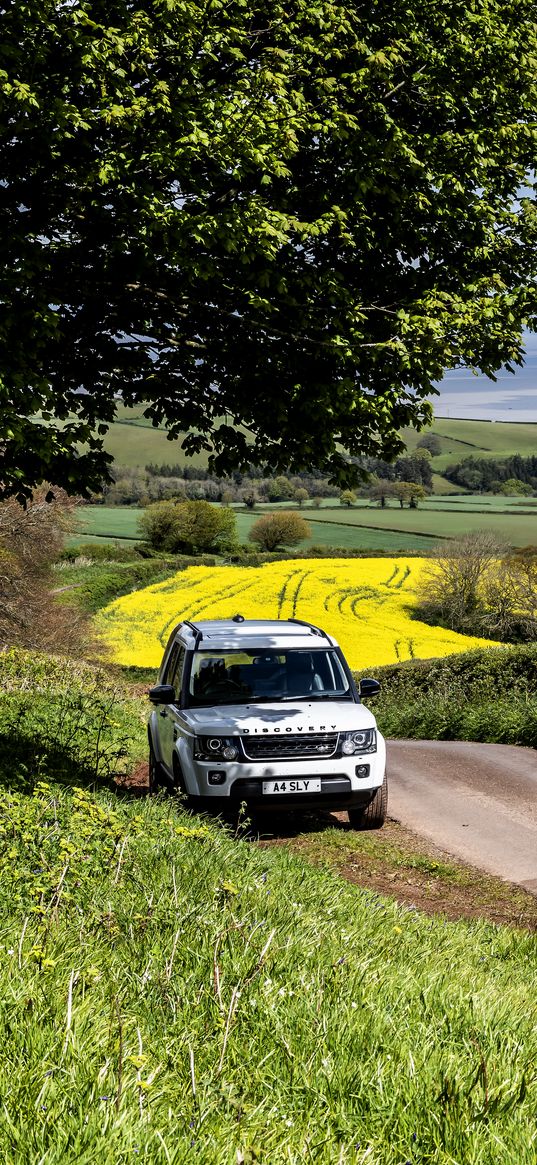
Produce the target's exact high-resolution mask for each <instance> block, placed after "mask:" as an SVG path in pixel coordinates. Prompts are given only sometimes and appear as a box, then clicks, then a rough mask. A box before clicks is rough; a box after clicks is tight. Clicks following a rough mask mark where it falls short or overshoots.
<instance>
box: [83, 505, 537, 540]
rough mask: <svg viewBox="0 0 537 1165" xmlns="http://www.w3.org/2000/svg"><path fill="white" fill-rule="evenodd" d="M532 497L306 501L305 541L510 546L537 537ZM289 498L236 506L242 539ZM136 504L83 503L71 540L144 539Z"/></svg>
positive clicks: (536, 511)
mask: <svg viewBox="0 0 537 1165" xmlns="http://www.w3.org/2000/svg"><path fill="white" fill-rule="evenodd" d="M533 501H534V499H532V498H530V499H520V498H497V497H483V496H481V495H469V494H468V495H462V496H459V497H457V498H453V497H450V498H444V499H443V498H437V497H431V498H429V499H428V500H427V501H425V502H423V503H422V504H421V505H420V508H419V509H418V510H409V509H404V510H401V509H400V507H399V506H397V505H389V506H386V508H385V509H381V508H380V507H379V506H376V505H371V504H370V503H368V502H367V501H360V502H359V503H358V504H357V505H356V506H353V507H351V508H350V509H348V508H347V507H344V506H340V505H338V504H335V503H334V502H332V503H331V504H326V503H325V504H323V505H322V506H315V507H314V506H305V507H304V509H303V511H302V513H303V515H304V517H305V518H306V519H307V521H308V522H310V523H311V529H312V533H311V538H309V539H306V540H305V541H304V542H303V543H301V547H303V548H304V549H307V548H308V547H309V546H312V545H321V546H334V547H338V546H340V547H343V548H345V549H363V550H371V551H372V552H374V551H375V550H387V551H390V552H392V553H396V552H397V551H399V550H400V551H403V552H404V551H407V550H408V551H410V550H413V551H419V552H421V553H423V554H427V553H428V551H429V550H430V549H432V548H433V547H434V546H435V544H436V543H437V542H438V540H439V539H440V538H457V537H460V536H461V535H462V534H466V533H469V532H471V531H472V530H489V531H490V532H491V533H494V534H496V535H497V536H498V537H501V538H504V539H505V541H506V542H507V543H509V544H510V545H512V546H527V545H529V544H531V543H536V542H537V506H535V505H533V504H532V503H533ZM286 506H287V507H288V506H289V503H280V504H279V505H275V506H270V505H267V506H259V507H258V508H257V511H256V512H255V513H251V512H249V511H245V510H241V509H236V510H235V515H236V518H237V530H238V537H239V541H241V542H246V541H247V539H248V534H249V532H250V529H251V527H252V525H253V523H254V522H255V521H257V519H258V518H259V516H260V514H262V513H267V512H269V511H270V509H282V508H286ZM141 513H142V511H141V510H140V509H139V508H138V507H136V506H81V507H80V509H79V510H78V532H77V533H76V534H73V535H72V537H71V538H70V540H69V541H70V543H71V544H80V545H81V547H82V548H83V546H84V542H85V541H90V542H91V541H94V540H95V538H99V539H100V540H102V541H103V542H104V541H106V542H114V541H116V542H119V543H124V542H125V540H128V541H130V542H136V541H139V540H140V536H139V532H138V518H139V516H140V514H141Z"/></svg>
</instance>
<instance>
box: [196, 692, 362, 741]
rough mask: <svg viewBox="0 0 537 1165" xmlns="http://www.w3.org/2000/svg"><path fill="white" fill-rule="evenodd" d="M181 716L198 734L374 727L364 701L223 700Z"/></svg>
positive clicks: (322, 730)
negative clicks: (237, 701) (282, 701)
mask: <svg viewBox="0 0 537 1165" xmlns="http://www.w3.org/2000/svg"><path fill="white" fill-rule="evenodd" d="M181 716H182V717H183V718H184V720H185V721H186V723H187V724H188V726H189V728H190V729H191V730H192V732H194V733H195V734H196V735H197V736H210V735H211V734H212V733H214V734H215V736H235V735H239V736H248V735H250V736H254V735H255V736H257V735H261V734H266V733H273V734H277V733H283V732H286V733H296V734H297V735H298V734H299V733H309V732H353V731H354V732H356V731H357V730H358V729H361V728H375V726H376V721H375V717H374V716H373V714H372V713H371V712H370V711H369V709H368V708H366V707H364V705H363V704H354V703H350V702H349V701H345V702H341V703H339V702H338V701H336V700H334V701H331V700H330V701H327V702H326V704H324V703H323V704H322V703H320V702H319V701H312V703H311V704H308V703H306V702H305V701H304V702H301V703H296V704H295V703H292V702H289V703H281V704H280V703H276V704H226V705H225V706H222V707H220V708H187V709H183V710H182V712H181Z"/></svg>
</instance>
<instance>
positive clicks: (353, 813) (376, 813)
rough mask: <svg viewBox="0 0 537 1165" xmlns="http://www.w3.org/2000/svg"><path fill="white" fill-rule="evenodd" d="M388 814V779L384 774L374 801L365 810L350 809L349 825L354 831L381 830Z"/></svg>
mask: <svg viewBox="0 0 537 1165" xmlns="http://www.w3.org/2000/svg"><path fill="white" fill-rule="evenodd" d="M387 813H388V777H387V776H386V773H385V774H384V780H383V782H382V785H380V786H379V788H378V789H377V791H376V793H375V796H374V797H373V800H372V801H370V802H369V805H366V806H365V808H363V809H349V810H348V814H349V824H350V825H351V826H352V828H353V829H381V828H382V826H383V825H384V822H385V821H386V816H387Z"/></svg>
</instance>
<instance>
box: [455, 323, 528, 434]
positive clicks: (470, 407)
mask: <svg viewBox="0 0 537 1165" xmlns="http://www.w3.org/2000/svg"><path fill="white" fill-rule="evenodd" d="M525 339H526V362H525V364H524V367H523V368H519V369H517V371H516V373H515V374H514V375H512V374H511V373H509V372H505V371H502V372H499V373H498V380H497V381H496V384H494V383H493V381H491V380H488V379H487V377H486V376H473V375H472V373H471V372H467V371H465V370H464V369H462V368H460V369H457V370H454V371H453V372H446V375H445V377H444V379H443V381H442V383H441V384H439V385H438V388H439V389H440V396H439V397H434V398H433V401H432V404H433V408H434V411H435V415H436V416H437V417H462V418H465V419H475V420H496V421H535V422H536V423H537V335H536V334H530V333H528V334H527V335H526V338H525Z"/></svg>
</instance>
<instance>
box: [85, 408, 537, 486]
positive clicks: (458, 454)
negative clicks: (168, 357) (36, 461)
mask: <svg viewBox="0 0 537 1165" xmlns="http://www.w3.org/2000/svg"><path fill="white" fill-rule="evenodd" d="M429 431H430V432H433V433H435V434H436V436H438V437H439V438H440V441H441V444H442V452H441V453H440V454H439V455H438V456H437V457H435V458H433V469H434V471H435V481H434V488H435V492H439V493H450V492H451V489H452V488H453V487H452V486H450V483H449V482H447V481H446V479H445V478H443V477H442V476H441V474H442V471H443V470H444V469H445V468H446V466H447V465H450V464H452V463H453V462H455V461H460V460H462V458H464V457H469V456H471V455H473V456H475V457H508V456H510V455H512V454H514V453H520V454H521V455H522V456H525V457H528V456H530V455H532V454H535V453H536V452H537V424H514V423H510V422H500V421H496V422H492V421H463V420H452V419H449V420H436V421H435V422H434V424H433V426H432V428H431V430H428V429H426V430H424V432H429ZM185 435H186V434H185ZM423 435H424V433H423V432H421V433H416V432H415V430H414V429H405V430H403V433H402V437H403V439H404V441H405V443H406V445H407V448H408V450H409V451H413V450H414V449H415V448H416V445H417V443H418V441H419V440H420V437H422V436H423ZM105 445H106V449H107V450H108V452H109V453H111V454H112V456H113V457H114V460H115V461H116V462H118V464H120V465H129V466H139V467H140V468H143V467H144V466H145V465H147V464H148V463H149V462H153V463H155V464H158V465H160V464H165V463H168V464H172V463H179V464H190V465H200V466H203V467H205V466H206V465H207V454H206V453H199V454H197V455H196V456H194V457H192V458H187V457H186V455H185V453H184V451H183V449H182V448H181V438H179V439H178V440H176V441H168V439H167V435H166V429H165V428H164V427H162V428H158V429H155V428H153V426H152V425H151V422H150V421H149V420H148V418H147V417H144V416H143V406H142V405H136V406H134V407H133V408H126V407H125V405H122V404H118V406H117V419H116V421H115V422H114V423H113V425H112V426H111V427H110V430H109V432H108V435H107V437H106V440H105Z"/></svg>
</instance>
